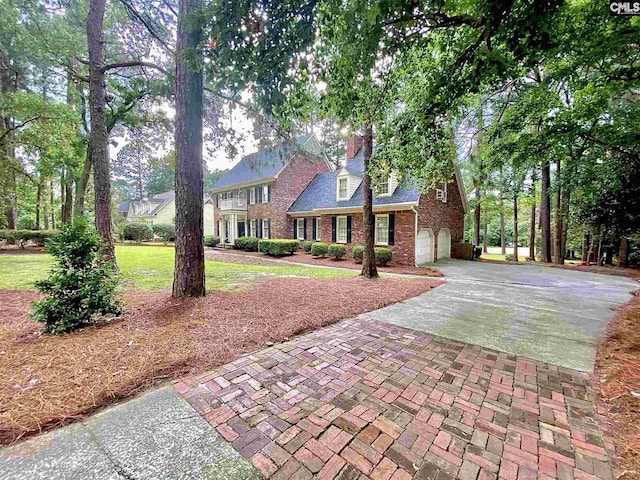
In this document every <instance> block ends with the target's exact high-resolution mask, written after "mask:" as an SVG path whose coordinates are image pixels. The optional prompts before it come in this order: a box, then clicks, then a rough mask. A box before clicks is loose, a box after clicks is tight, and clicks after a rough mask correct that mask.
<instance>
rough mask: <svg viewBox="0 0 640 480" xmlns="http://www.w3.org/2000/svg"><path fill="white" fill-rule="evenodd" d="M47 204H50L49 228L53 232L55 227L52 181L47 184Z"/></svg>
mask: <svg viewBox="0 0 640 480" xmlns="http://www.w3.org/2000/svg"><path fill="white" fill-rule="evenodd" d="M49 203H50V204H51V205H49V208H50V212H51V228H52V229H53V230H55V229H56V227H57V225H56V209H55V197H54V193H53V179H51V183H49Z"/></svg>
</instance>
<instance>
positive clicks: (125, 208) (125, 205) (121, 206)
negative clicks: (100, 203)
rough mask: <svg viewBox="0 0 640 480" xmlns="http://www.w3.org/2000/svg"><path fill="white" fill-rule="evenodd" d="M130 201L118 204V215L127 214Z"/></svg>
mask: <svg viewBox="0 0 640 480" xmlns="http://www.w3.org/2000/svg"><path fill="white" fill-rule="evenodd" d="M130 203H131V202H130V201H128V200H127V201H126V202H122V203H119V204H118V209H117V210H118V213H127V212H128V211H129V204H130Z"/></svg>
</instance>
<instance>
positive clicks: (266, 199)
mask: <svg viewBox="0 0 640 480" xmlns="http://www.w3.org/2000/svg"><path fill="white" fill-rule="evenodd" d="M268 202H269V185H263V186H262V203H268Z"/></svg>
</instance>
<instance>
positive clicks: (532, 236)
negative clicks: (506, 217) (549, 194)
mask: <svg viewBox="0 0 640 480" xmlns="http://www.w3.org/2000/svg"><path fill="white" fill-rule="evenodd" d="M531 195H532V197H533V204H532V205H531V223H530V226H529V230H530V231H529V258H530V259H531V261H532V262H535V261H536V184H535V181H534V182H532V183H531Z"/></svg>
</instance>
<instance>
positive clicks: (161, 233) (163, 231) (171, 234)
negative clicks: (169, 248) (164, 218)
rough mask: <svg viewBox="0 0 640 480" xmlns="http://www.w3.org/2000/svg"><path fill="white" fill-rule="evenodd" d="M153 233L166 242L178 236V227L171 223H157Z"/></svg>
mask: <svg viewBox="0 0 640 480" xmlns="http://www.w3.org/2000/svg"><path fill="white" fill-rule="evenodd" d="M153 233H154V235H155V236H156V237H160V238H161V239H162V241H163V242H164V244H165V245H166V244H167V242H169V241H171V240H174V239H175V238H176V227H174V226H173V225H171V224H170V223H156V224H154V225H153Z"/></svg>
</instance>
